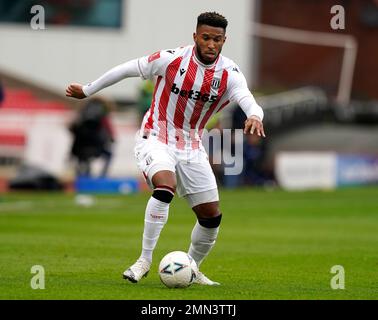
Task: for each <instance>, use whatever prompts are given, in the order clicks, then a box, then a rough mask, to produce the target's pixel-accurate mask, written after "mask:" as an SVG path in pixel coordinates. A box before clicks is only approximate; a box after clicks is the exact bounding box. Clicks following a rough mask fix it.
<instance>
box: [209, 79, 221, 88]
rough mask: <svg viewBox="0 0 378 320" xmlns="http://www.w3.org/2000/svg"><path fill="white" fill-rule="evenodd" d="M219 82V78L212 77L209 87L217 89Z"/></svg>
mask: <svg viewBox="0 0 378 320" xmlns="http://www.w3.org/2000/svg"><path fill="white" fill-rule="evenodd" d="M220 83H221V80H220V79H219V78H214V79H213V80H212V81H211V87H212V88H213V89H218V88H219V87H220Z"/></svg>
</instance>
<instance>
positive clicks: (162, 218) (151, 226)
mask: <svg viewBox="0 0 378 320" xmlns="http://www.w3.org/2000/svg"><path fill="white" fill-rule="evenodd" d="M168 211H169V203H166V202H163V201H160V200H157V199H155V198H154V197H151V198H150V200H148V203H147V207H146V212H145V216H144V231H143V243H142V254H141V257H143V258H145V259H147V260H148V261H150V262H151V261H152V253H153V251H154V249H155V247H156V244H157V242H158V240H159V236H160V232H161V230H162V229H163V227H164V225H165V223H166V222H167V220H168Z"/></svg>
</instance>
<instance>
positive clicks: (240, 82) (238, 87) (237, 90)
mask: <svg viewBox="0 0 378 320" xmlns="http://www.w3.org/2000/svg"><path fill="white" fill-rule="evenodd" d="M230 79H231V84H230V90H231V97H230V100H231V101H235V102H236V103H237V104H238V105H239V106H240V108H242V110H243V111H244V113H245V115H246V116H247V120H245V122H244V133H245V134H248V133H249V134H254V133H255V134H257V135H258V136H262V137H264V138H265V132H264V125H263V122H262V121H263V118H264V111H263V110H262V108H261V107H260V106H259V105H258V104H257V102H256V100H255V98H254V97H253V95H252V93H251V91H249V89H248V86H247V81H246V80H245V77H244V75H243V74H242V73H241V72H240V71H239V70H238V68H234V69H233V70H232V71H231V77H230Z"/></svg>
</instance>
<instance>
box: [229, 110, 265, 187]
mask: <svg viewBox="0 0 378 320" xmlns="http://www.w3.org/2000/svg"><path fill="white" fill-rule="evenodd" d="M246 119H247V118H246V116H245V114H244V112H243V111H242V109H241V108H239V107H236V108H235V109H234V111H233V113H232V128H233V129H242V128H244V121H245V120H246ZM233 133H234V132H233ZM234 141H235V139H232V143H234ZM265 141H266V140H265V139H263V138H261V137H259V136H257V135H249V134H248V135H244V139H243V171H242V173H241V174H240V175H229V176H226V175H225V176H224V181H223V183H224V186H225V187H230V188H233V187H238V186H240V185H243V184H246V185H265V184H266V183H269V182H270V181H271V179H272V177H270V176H269V175H268V174H267V173H266V172H265V170H264V160H265V154H266V142H265ZM232 150H235V146H234V145H233V146H232Z"/></svg>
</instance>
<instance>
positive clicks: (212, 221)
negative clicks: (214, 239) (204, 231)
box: [197, 213, 222, 228]
mask: <svg viewBox="0 0 378 320" xmlns="http://www.w3.org/2000/svg"><path fill="white" fill-rule="evenodd" d="M197 219H198V223H199V224H200V225H201V226H202V227H204V228H218V227H219V225H220V223H221V220H222V214H221V213H220V214H219V215H217V216H214V217H208V218H199V217H198V218H197Z"/></svg>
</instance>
